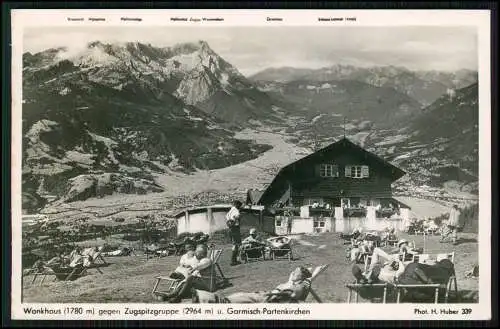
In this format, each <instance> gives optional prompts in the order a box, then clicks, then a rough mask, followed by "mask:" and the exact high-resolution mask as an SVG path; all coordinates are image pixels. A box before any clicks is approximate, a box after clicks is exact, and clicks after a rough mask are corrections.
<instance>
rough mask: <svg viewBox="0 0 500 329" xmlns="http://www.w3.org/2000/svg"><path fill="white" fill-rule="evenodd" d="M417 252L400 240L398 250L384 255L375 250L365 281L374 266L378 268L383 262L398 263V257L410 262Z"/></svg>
mask: <svg viewBox="0 0 500 329" xmlns="http://www.w3.org/2000/svg"><path fill="white" fill-rule="evenodd" d="M418 253H419V250H416V249H412V248H410V246H409V243H408V241H406V240H405V239H401V240H399V241H398V249H395V250H392V251H391V252H390V253H386V252H385V251H384V250H382V249H381V248H378V247H377V248H375V249H374V250H373V253H372V259H371V262H370V265H369V267H368V270H367V272H366V273H365V276H366V278H367V279H369V278H370V276H371V272H372V271H373V270H374V268H375V266H380V265H381V264H384V263H385V262H389V263H392V262H393V261H396V262H399V260H400V256H401V255H404V257H405V259H404V260H403V261H407V260H411V258H412V257H413V256H412V255H413V254H418Z"/></svg>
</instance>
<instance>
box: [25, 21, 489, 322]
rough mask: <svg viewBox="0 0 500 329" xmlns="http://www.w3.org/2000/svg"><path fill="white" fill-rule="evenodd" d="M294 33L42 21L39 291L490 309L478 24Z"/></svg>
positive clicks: (30, 101) (35, 122) (92, 298)
mask: <svg viewBox="0 0 500 329" xmlns="http://www.w3.org/2000/svg"><path fill="white" fill-rule="evenodd" d="M72 16H74V17H79V16H78V15H72ZM132 17H133V16H132ZM277 24H278V23H277ZM277 24H274V25H273V26H269V25H265V24H263V25H258V26H227V25H223V24H221V25H212V26H210V27H204V26H202V25H186V24H185V25H173V24H170V25H165V26H160V25H159V26H147V25H146V24H135V25H130V24H128V25H125V24H124V25H123V26H119V25H106V24H105V23H102V24H81V25H78V24H68V26H65V27H62V26H46V25H44V26H36V25H34V24H30V26H26V27H24V29H23V31H22V54H20V56H22V69H21V70H22V78H21V81H22V82H19V86H21V85H22V86H21V88H22V91H20V92H19V95H22V96H20V98H19V101H20V103H21V104H20V105H19V107H18V109H19V111H21V112H22V115H21V118H22V124H21V123H19V125H18V126H19V127H20V129H22V132H21V131H20V132H19V134H20V137H19V139H21V140H22V141H21V144H22V149H21V150H20V155H19V158H20V159H21V168H20V170H21V173H20V174H19V177H20V179H22V183H20V186H21V191H20V193H21V195H22V199H21V206H22V215H21V217H22V219H21V218H19V221H20V222H22V230H21V231H20V234H19V235H20V236H19V240H20V241H21V242H20V246H21V247H20V249H21V252H22V256H21V254H19V255H18V257H19V258H22V259H21V260H20V261H19V263H20V264H21V265H22V270H19V274H20V277H19V278H18V279H19V281H20V284H21V287H20V288H19V289H20V294H21V297H20V302H21V303H28V304H30V303H34V304H37V305H38V304H44V305H48V304H55V303H57V304H61V303H62V304H71V305H73V306H75V305H76V306H78V304H94V303H95V304H102V303H106V304H109V303H111V304H161V305H164V306H169V305H170V304H190V305H191V306H192V307H193V312H196V308H195V307H194V306H195V304H207V303H210V304H223V303H224V304H242V303H244V304H249V303H255V304H280V303H282V304H291V303H298V304H320V303H327V304H328V303H337V304H352V305H353V307H356V305H357V304H360V303H363V304H364V305H367V304H368V303H376V304H393V305H395V304H414V303H418V304H419V305H426V307H431V308H430V309H432V307H436V308H435V309H436V310H438V312H443V309H442V308H441V307H439V305H436V304H446V305H448V306H449V305H455V306H454V307H455V308H451V309H450V310H449V312H454V311H453V310H454V309H457V310H460V311H461V312H462V309H461V308H460V307H457V306H456V304H477V303H480V302H481V299H480V298H479V295H480V293H479V291H480V288H479V287H480V279H481V278H480V277H479V265H480V264H479V258H480V257H479V255H480V254H481V252H482V251H481V249H480V247H479V246H480V239H479V226H480V225H486V227H487V228H488V230H489V225H490V218H489V217H484V218H481V223H480V222H479V217H480V216H479V208H480V199H479V196H480V194H481V193H480V175H482V174H483V173H481V169H480V167H479V163H480V161H479V153H480V152H479V148H480V144H481V143H480V139H481V135H480V103H481V102H483V101H482V100H481V101H480V97H479V95H480V88H481V87H482V86H481V82H480V79H479V73H478V72H479V69H478V67H479V58H478V54H479V53H480V52H479V50H478V49H479V41H478V40H479V34H478V28H477V27H475V26H473V25H466V24H464V25H451V24H448V25H441V26H440V25H435V26H428V25H421V26H417V25H412V26H405V25H401V26H394V25H387V26H363V25H355V24H353V25H348V26H347V25H343V26H333V25H332V24H329V25H325V24H317V25H315V26H312V25H308V26H286V25H283V26H279V25H277ZM18 61H19V62H21V59H19V60H18ZM481 81H482V80H481ZM488 92H489V91H488ZM487 102H488V100H487V99H486V103H487ZM481 106H483V103H481ZM486 106H488V104H486ZM486 109H488V107H486ZM482 124H484V123H482ZM486 124H487V125H489V123H486ZM481 129H483V128H481ZM488 129H489V128H488ZM489 142H490V141H489V140H488V141H487V143H489ZM488 150H489V148H488ZM488 152H489V151H488ZM487 183H488V182H487ZM481 188H483V189H484V188H486V189H489V186H484V185H483V186H481ZM488 193H489V192H488ZM485 210H486V212H485V214H488V212H489V209H485ZM481 211H483V210H481ZM483 221H484V222H483ZM20 226H21V225H20ZM483 237H484V238H488V239H489V237H488V236H483ZM488 243H489V241H488ZM488 252H489V251H488ZM483 260H484V261H488V262H489V259H484V258H481V266H483ZM487 266H489V263H488V264H487ZM481 273H483V272H481ZM486 274H488V273H486ZM483 279H484V278H483ZM486 279H487V280H489V277H488V278H486ZM481 296H483V295H481ZM484 296H485V297H488V298H489V296H488V295H484ZM288 307H289V308H290V305H288ZM293 308H294V309H295V308H296V306H293ZM253 309H254V307H252V306H244V307H240V308H239V309H236V308H235V309H234V311H233V312H236V313H234V314H243V315H248V312H250V311H248V310H253ZM447 309H448V308H447ZM228 310H229V309H228ZM238 312H241V313H238ZM245 312H247V313H245ZM422 312H428V311H427V310H422ZM429 312H432V311H429ZM226 314H227V313H226ZM412 314H413V309H412ZM447 314H448V313H447Z"/></svg>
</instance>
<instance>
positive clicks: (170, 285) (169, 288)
mask: <svg viewBox="0 0 500 329" xmlns="http://www.w3.org/2000/svg"><path fill="white" fill-rule="evenodd" d="M221 255H222V250H221V249H218V250H215V249H211V250H210V253H209V255H208V257H209V258H210V259H211V260H212V266H211V267H210V270H209V272H210V275H209V276H201V277H200V278H201V279H206V280H207V281H208V290H209V291H210V292H214V291H216V290H217V289H219V288H222V287H224V286H225V285H226V284H227V282H228V281H227V279H226V277H225V276H224V273H223V272H222V269H221V268H220V265H219V263H218V262H219V259H220V257H221ZM162 281H163V282H164V284H165V288H162V290H159V289H160V288H159V287H160V283H161V282H162ZM184 282H185V279H175V278H171V277H170V276H157V277H156V278H155V283H154V286H153V290H152V292H151V294H152V295H153V298H155V299H160V300H163V297H165V296H166V295H167V294H171V293H172V292H174V291H176V290H177V289H178V288H179V287H180V285H181V284H183V283H184Z"/></svg>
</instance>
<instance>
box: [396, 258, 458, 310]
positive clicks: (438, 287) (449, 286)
mask: <svg viewBox="0 0 500 329" xmlns="http://www.w3.org/2000/svg"><path fill="white" fill-rule="evenodd" d="M443 259H449V260H450V261H451V262H452V263H453V265H455V252H451V253H440V254H434V255H432V254H420V255H414V256H413V261H414V262H418V263H422V264H429V263H430V262H433V261H435V262H439V261H440V260H443ZM395 287H396V290H397V299H396V302H397V303H399V302H400V301H401V298H402V295H403V291H404V289H434V303H435V304H437V303H438V302H439V293H440V291H444V302H445V303H448V299H449V296H450V292H451V291H453V292H454V294H455V298H457V299H458V298H459V294H458V287H457V278H456V276H455V275H452V276H450V278H449V279H448V282H447V283H445V284H443V283H423V284H396V285H395Z"/></svg>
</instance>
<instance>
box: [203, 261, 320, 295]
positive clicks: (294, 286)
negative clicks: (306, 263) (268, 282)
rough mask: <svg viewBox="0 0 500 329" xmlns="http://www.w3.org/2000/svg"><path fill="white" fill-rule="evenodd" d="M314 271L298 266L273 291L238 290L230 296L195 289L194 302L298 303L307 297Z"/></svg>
mask: <svg viewBox="0 0 500 329" xmlns="http://www.w3.org/2000/svg"><path fill="white" fill-rule="evenodd" d="M311 276H312V273H311V271H310V270H309V269H307V268H305V267H302V266H300V267H297V268H296V269H295V270H294V271H293V272H292V273H291V274H290V276H289V278H288V281H287V282H285V283H282V284H280V285H278V286H277V287H276V288H275V289H273V290H271V291H261V292H238V293H234V294H231V295H228V296H223V295H220V294H214V293H210V292H206V291H199V290H195V291H194V292H193V303H213V304H217V303H245V304H248V303H294V302H295V303H296V302H298V301H303V300H305V299H306V297H307V295H308V293H309V289H310V287H311V279H310V278H311Z"/></svg>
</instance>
